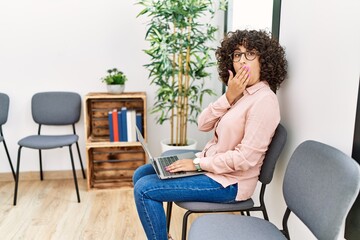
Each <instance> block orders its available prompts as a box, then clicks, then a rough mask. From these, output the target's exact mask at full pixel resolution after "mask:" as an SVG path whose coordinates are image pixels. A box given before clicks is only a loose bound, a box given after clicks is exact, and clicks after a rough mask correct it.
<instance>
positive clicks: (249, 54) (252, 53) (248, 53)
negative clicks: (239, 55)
mask: <svg viewBox="0 0 360 240" xmlns="http://www.w3.org/2000/svg"><path fill="white" fill-rule="evenodd" d="M247 55H248V56H251V57H253V56H255V55H256V53H255V52H247Z"/></svg>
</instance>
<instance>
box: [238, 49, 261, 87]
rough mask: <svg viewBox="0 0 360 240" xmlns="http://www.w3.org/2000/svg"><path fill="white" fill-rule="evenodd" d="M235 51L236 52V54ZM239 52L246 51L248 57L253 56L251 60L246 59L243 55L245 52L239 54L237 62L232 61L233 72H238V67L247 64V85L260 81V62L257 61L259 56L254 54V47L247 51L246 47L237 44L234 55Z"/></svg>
mask: <svg viewBox="0 0 360 240" xmlns="http://www.w3.org/2000/svg"><path fill="white" fill-rule="evenodd" d="M236 53H238V54H237V55H236ZM239 53H247V56H248V58H250V59H251V58H252V57H254V54H255V58H254V59H253V60H248V59H247V58H246V57H245V54H241V57H240V60H239V61H237V62H233V67H234V69H235V72H238V70H239V69H241V67H242V66H244V65H246V66H248V67H249V68H250V69H249V73H250V80H249V82H248V85H247V86H252V85H254V84H255V83H258V82H260V62H259V56H258V55H257V54H256V51H255V49H254V50H251V51H247V49H246V48H245V47H243V46H239V48H238V49H236V50H235V51H234V56H239Z"/></svg>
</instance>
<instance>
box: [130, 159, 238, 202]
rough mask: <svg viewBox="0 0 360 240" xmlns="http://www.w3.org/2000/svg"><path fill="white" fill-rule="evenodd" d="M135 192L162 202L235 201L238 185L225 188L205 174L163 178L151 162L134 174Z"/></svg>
mask: <svg viewBox="0 0 360 240" xmlns="http://www.w3.org/2000/svg"><path fill="white" fill-rule="evenodd" d="M134 191H135V194H141V195H143V194H144V195H146V197H147V198H149V199H153V200H155V201H160V202H170V201H206V202H233V201H234V199H235V196H236V193H237V186H236V185H232V186H229V187H227V188H224V187H223V186H222V185H221V184H219V183H217V182H216V181H214V180H213V179H211V178H209V177H208V176H206V175H205V174H204V175H195V176H190V177H184V178H172V179H166V180H161V179H159V178H158V176H157V175H156V174H155V171H154V169H153V168H152V166H151V165H150V164H147V165H144V166H142V167H140V168H139V169H138V170H137V171H136V172H135V174H134Z"/></svg>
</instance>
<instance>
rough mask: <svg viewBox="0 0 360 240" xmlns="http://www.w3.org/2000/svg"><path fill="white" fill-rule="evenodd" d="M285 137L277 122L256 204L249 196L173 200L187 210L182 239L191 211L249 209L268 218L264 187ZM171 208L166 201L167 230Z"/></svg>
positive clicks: (283, 128)
mask: <svg viewBox="0 0 360 240" xmlns="http://www.w3.org/2000/svg"><path fill="white" fill-rule="evenodd" d="M286 139H287V131H286V129H285V127H284V126H283V125H281V124H279V125H278V127H277V128H276V130H275V134H274V136H273V139H272V141H271V143H270V145H269V148H268V150H267V152H266V155H265V159H264V164H263V165H262V167H261V172H260V175H259V181H260V182H261V189H260V194H259V205H258V206H254V201H253V200H252V199H251V198H250V199H248V200H246V201H241V202H237V203H211V202H175V204H176V205H178V206H179V207H181V208H184V209H186V210H187V212H186V213H185V214H184V216H183V224H182V239H183V240H185V239H186V231H187V222H188V217H189V215H190V214H192V213H215V212H246V213H247V215H250V211H261V212H262V213H263V216H264V219H266V220H269V217H268V214H267V211H266V206H265V201H264V195H265V189H266V186H267V185H268V184H269V183H270V182H271V180H272V178H273V175H274V169H275V165H276V162H277V160H278V158H279V156H280V154H281V152H282V150H283V148H284V146H285V143H286ZM170 154H174V152H173V151H172V152H169V151H168V152H164V153H163V155H170ZM171 210H172V202H168V204H167V211H166V218H167V229H168V231H169V229H170V220H171Z"/></svg>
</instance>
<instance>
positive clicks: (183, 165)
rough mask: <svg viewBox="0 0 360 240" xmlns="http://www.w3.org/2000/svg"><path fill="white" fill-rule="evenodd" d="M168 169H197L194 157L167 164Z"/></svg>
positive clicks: (183, 170)
mask: <svg viewBox="0 0 360 240" xmlns="http://www.w3.org/2000/svg"><path fill="white" fill-rule="evenodd" d="M165 169H166V171H168V172H188V171H196V168H195V165H194V163H193V160H192V159H180V160H177V161H176V162H174V163H172V164H170V165H169V166H167V167H166V168H165Z"/></svg>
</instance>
